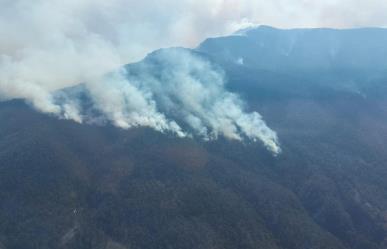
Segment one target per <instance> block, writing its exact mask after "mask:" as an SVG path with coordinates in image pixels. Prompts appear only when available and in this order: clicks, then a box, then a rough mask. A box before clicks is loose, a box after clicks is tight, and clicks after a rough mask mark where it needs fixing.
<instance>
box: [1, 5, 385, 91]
mask: <svg viewBox="0 0 387 249" xmlns="http://www.w3.org/2000/svg"><path fill="white" fill-rule="evenodd" d="M0 6H1V8H0V98H1V97H3V98H6V97H9V96H12V97H17V96H25V95H29V94H31V92H33V91H34V90H33V89H35V90H36V88H44V89H46V90H49V91H51V90H55V89H58V88H61V87H65V86H69V85H70V86H71V85H73V84H76V83H78V82H82V81H86V80H89V79H90V78H93V77H96V76H98V75H100V74H103V73H105V72H108V71H110V70H112V69H114V68H117V67H118V66H120V65H122V64H126V63H129V62H133V61H136V60H139V59H141V58H142V57H143V56H145V55H146V54H147V53H149V52H151V51H152V50H155V49H158V48H160V47H170V46H185V47H195V46H197V44H198V43H200V42H201V41H202V40H203V39H205V38H207V37H211V36H219V35H226V34H230V33H232V32H234V31H236V30H238V29H240V28H245V27H247V26H250V25H259V24H265V25H272V26H276V27H283V28H295V27H336V28H344V27H364V26H379V27H386V26H387V15H386V13H387V1H384V0H324V1H316V0H141V1H138V0H65V1H64V0H34V1H31V0H0ZM26 86H30V87H26Z"/></svg>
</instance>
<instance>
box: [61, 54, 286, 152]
mask: <svg viewBox="0 0 387 249" xmlns="http://www.w3.org/2000/svg"><path fill="white" fill-rule="evenodd" d="M81 91H82V92H83V93H86V94H87V99H88V100H89V102H90V103H89V105H91V106H92V109H93V110H94V112H93V111H90V110H87V108H85V107H83V106H82V104H80V103H81V102H82V100H80V99H81V97H80V95H74V94H73V92H74V91H73V89H67V90H64V91H61V92H60V94H59V95H57V96H60V98H59V100H58V98H57V100H56V101H54V102H55V103H56V104H57V105H58V106H59V107H60V109H61V113H62V117H65V118H70V119H73V120H76V121H78V122H93V121H94V118H95V117H96V116H98V115H95V113H96V112H98V113H99V115H100V116H99V117H98V118H99V120H101V119H104V120H106V121H108V122H110V123H113V124H114V125H116V126H118V127H121V128H124V129H128V128H131V127H137V126H145V127H150V128H153V129H155V130H157V131H160V132H170V133H174V134H175V135H177V136H179V137H193V136H195V137H201V138H202V139H204V140H214V139H217V138H218V137H219V136H224V137H226V138H229V139H232V140H243V139H250V140H253V141H257V140H260V141H262V142H263V143H264V145H265V146H266V147H267V148H268V149H269V150H270V151H272V152H273V153H274V154H278V153H279V152H280V147H279V144H278V139H277V135H276V133H275V132H274V131H272V130H271V129H270V128H269V127H268V126H267V125H266V124H265V122H264V121H263V120H262V117H261V116H260V115H259V114H258V113H256V112H252V113H247V112H246V108H245V104H244V103H243V101H242V100H241V99H240V98H239V97H238V96H237V95H236V94H234V93H231V92H228V91H227V90H226V89H225V78H224V73H223V71H222V70H221V69H220V68H218V67H216V66H215V65H213V64H212V63H211V62H209V61H208V60H206V59H205V58H203V57H202V56H200V55H198V54H196V53H195V52H192V51H190V50H186V49H177V48H176V49H165V50H159V51H157V52H154V53H152V54H151V55H149V56H148V57H147V58H146V59H145V60H144V61H143V62H141V63H138V64H132V65H128V66H126V68H122V69H120V70H116V71H114V72H112V73H110V74H107V75H105V76H104V77H102V78H100V79H97V80H94V81H90V82H87V83H85V84H84V85H83V89H82V90H81ZM90 113H93V114H90Z"/></svg>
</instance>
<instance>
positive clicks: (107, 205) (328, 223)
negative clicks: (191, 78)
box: [0, 26, 387, 249]
mask: <svg viewBox="0 0 387 249" xmlns="http://www.w3.org/2000/svg"><path fill="white" fill-rule="evenodd" d="M174 50H176V48H175V49H174ZM182 50H184V51H186V50H185V49H182ZM167 52H168V49H167ZM189 52H190V53H194V54H195V55H197V56H200V57H203V58H205V59H206V60H209V61H211V62H212V63H213V64H214V65H216V67H219V68H220V69H221V70H223V71H224V74H225V77H226V79H227V85H226V87H227V88H228V90H230V91H232V92H235V93H238V94H239V95H241V96H242V97H243V99H245V100H246V102H247V108H248V109H249V110H250V111H257V112H259V113H261V114H262V116H263V117H264V119H265V121H266V122H267V124H268V125H269V127H271V128H272V129H273V130H275V131H276V132H277V135H278V137H279V139H280V142H281V149H282V153H281V154H280V155H278V156H273V155H272V154H271V153H270V152H269V151H267V150H266V149H265V148H264V147H263V146H262V144H261V143H254V142H251V141H246V142H238V141H230V140H228V139H225V138H223V137H220V138H219V139H218V140H215V141H209V142H205V141H203V140H201V139H197V138H193V139H191V138H178V137H176V136H175V135H172V134H168V133H166V134H162V133H158V132H155V131H153V130H151V129H147V128H133V129H129V130H123V129H118V128H116V127H114V126H112V125H110V124H106V125H104V126H101V125H93V124H78V123H75V122H73V121H68V120H59V119H56V118H54V117H51V116H49V115H45V114H41V113H38V112H36V111H35V110H33V109H32V108H30V107H29V106H28V105H27V104H25V103H24V102H23V101H21V100H13V101H8V102H2V103H0V200H1V201H0V249H25V248H31V249H35V248H36V249H55V248H58V249H59V248H61V249H80V248H81V249H87V248H90V249H98V248H101V249H102V248H104V249H124V248H126V249H129V248H130V249H132V248H134V249H148V248H149V249H155V248H160V249H191V248H192V249H193V248H195V249H196V248H198V249H210V248H211V249H235V248H240V249H242V248H243V249H249V248H257V249H262V248H264V249H310V248H318V249H384V248H386V247H387V151H386V148H387V91H386V90H387V88H386V86H387V30H386V29H377V28H366V29H351V30H334V29H293V30H280V29H275V28H272V27H267V26H261V27H258V28H255V29H248V30H243V31H241V32H238V33H237V34H235V35H232V36H227V37H219V38H211V39H208V40H206V41H204V42H203V43H202V44H201V45H200V46H199V47H198V48H196V49H194V50H189ZM160 58H162V57H160V51H156V52H153V53H151V54H149V55H148V57H147V58H145V59H144V61H142V62H139V63H136V64H130V65H127V66H125V68H126V69H127V71H128V72H130V74H129V75H130V77H139V76H141V70H143V67H142V66H141V65H144V63H146V64H147V65H152V66H153V67H152V68H151V70H152V72H153V73H154V75H155V77H156V76H157V74H158V72H159V71H158V68H160V69H161V68H164V67H168V65H167V64H165V62H164V61H163V60H160ZM62 94H65V95H66V94H67V95H72V96H76V98H78V99H80V100H81V101H82V103H83V104H84V106H83V110H84V111H89V112H97V111H96V110H93V108H92V107H91V105H90V103H89V101H90V100H89V99H88V95H87V92H85V91H84V89H83V88H82V86H79V87H76V88H72V89H65V90H63V91H62ZM58 101H60V100H58ZM97 114H98V113H96V115H97Z"/></svg>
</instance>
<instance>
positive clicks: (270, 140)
mask: <svg viewBox="0 0 387 249" xmlns="http://www.w3.org/2000/svg"><path fill="white" fill-rule="evenodd" d="M0 3H1V6H2V8H1V9H0V37H1V39H0V100H8V99H14V98H23V99H25V100H26V101H28V102H29V103H31V105H33V106H34V107H35V108H36V109H38V110H40V111H42V112H45V113H50V114H52V115H56V116H58V117H61V118H65V119H71V120H74V121H76V122H103V121H109V122H111V123H112V124H114V125H116V126H119V127H121V128H125V129H127V128H131V127H136V126H147V127H151V128H153V129H155V130H157V131H160V132H172V133H174V134H176V135H177V136H179V137H191V136H199V137H202V138H203V139H206V140H210V139H216V138H217V137H218V136H225V137H227V138H230V139H237V140H242V139H244V138H249V139H252V140H261V141H263V143H264V144H265V145H266V146H267V147H268V148H269V149H270V150H272V151H273V152H274V153H278V152H279V150H280V149H279V146H278V142H277V137H276V134H275V133H274V132H273V131H272V130H270V129H269V128H268V127H267V126H266V124H265V123H264V122H263V120H262V118H261V116H260V115H259V114H258V113H246V112H245V107H244V104H243V102H242V101H241V100H240V98H239V97H238V96H236V95H235V94H232V93H229V92H227V91H226V90H225V88H224V78H223V75H222V73H221V71H220V70H219V69H217V68H215V67H214V66H212V65H211V63H209V62H207V61H205V60H203V59H202V58H199V57H197V56H193V55H192V54H191V53H187V52H183V51H181V50H179V52H176V51H175V52H168V53H165V52H161V53H160V54H159V55H158V58H159V59H160V63H163V66H162V67H160V68H154V67H155V65H154V64H152V63H145V64H143V65H142V67H141V69H138V72H137V74H133V73H131V72H129V71H127V70H126V69H123V68H122V65H124V64H127V63H129V62H133V61H136V60H139V59H141V58H142V57H143V56H144V55H145V54H146V53H148V52H149V51H152V50H154V49H157V48H160V47H169V46H177V45H179V46H180V45H183V46H189V47H192V46H196V45H197V43H198V42H199V41H201V40H202V39H204V38H205V37H208V36H213V35H222V34H227V33H231V32H232V31H235V30H236V29H239V28H243V27H245V26H246V25H250V22H249V20H248V19H246V18H243V17H242V15H243V12H244V11H245V10H244V9H242V8H241V6H242V5H241V3H240V2H239V1H234V0H181V1H172V0H158V1H155V0H145V1H134V0H110V1H105V0H81V1H80V0H67V1H62V0H50V1H48V0H35V1H29V0H0ZM119 68H121V69H119ZM151 68H153V69H151ZM158 70H159V71H158ZM155 71H157V72H158V75H156V74H155ZM109 72H112V73H109ZM82 82H83V83H84V84H83V85H82V86H83V87H84V90H85V93H87V97H88V98H89V101H90V103H91V104H92V111H90V110H89V109H90V108H89V109H88V108H85V106H84V103H82V100H81V99H80V98H79V96H77V97H76V96H73V95H71V94H68V92H66V91H67V90H65V91H61V89H65V88H66V89H71V88H73V89H74V88H76V87H75V86H77V85H79V84H80V83H82Z"/></svg>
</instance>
